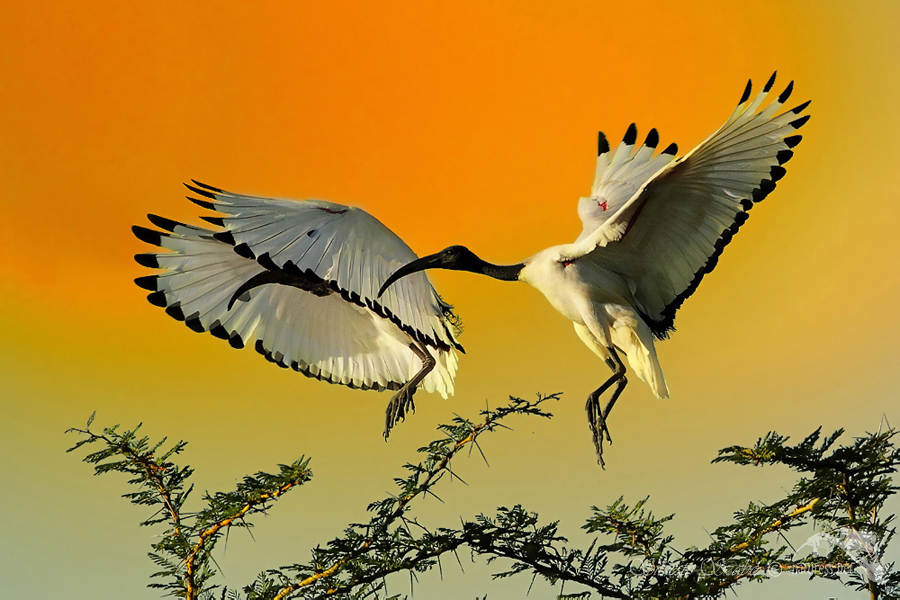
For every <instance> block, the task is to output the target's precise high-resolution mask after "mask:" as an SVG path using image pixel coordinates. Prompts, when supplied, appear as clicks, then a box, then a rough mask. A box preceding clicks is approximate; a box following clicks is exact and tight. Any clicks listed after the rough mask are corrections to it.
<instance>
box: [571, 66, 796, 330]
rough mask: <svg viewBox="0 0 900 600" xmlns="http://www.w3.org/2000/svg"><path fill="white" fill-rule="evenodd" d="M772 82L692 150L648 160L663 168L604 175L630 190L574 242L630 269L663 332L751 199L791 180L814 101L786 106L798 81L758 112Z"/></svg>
mask: <svg viewBox="0 0 900 600" xmlns="http://www.w3.org/2000/svg"><path fill="white" fill-rule="evenodd" d="M774 83H775V75H774V74H773V75H772V77H771V78H770V79H769V81H768V82H767V83H766V85H765V87H764V88H763V90H762V92H761V93H759V94H758V95H757V96H756V97H755V98H753V99H752V100H750V92H751V83H750V82H748V83H747V87H746V89H745V90H744V94H743V95H742V97H741V100H740V102H739V103H738V106H737V109H736V110H735V111H734V113H733V114H732V115H731V116H730V117H729V118H728V120H727V121H726V122H725V124H724V125H722V127H720V128H719V129H718V130H717V131H716V132H715V133H713V134H712V135H711V136H710V137H709V138H707V139H706V140H705V141H704V142H703V143H702V144H700V145H699V146H697V147H696V148H695V149H694V150H692V151H691V152H689V153H688V154H686V155H685V156H684V157H682V158H680V159H677V160H669V159H665V164H663V160H661V159H662V156H663V155H660V157H657V158H656V159H652V160H647V161H646V162H647V164H648V165H651V164H653V163H654V161H659V162H658V163H657V164H659V165H661V167H660V169H658V170H657V171H656V172H652V173H651V172H650V171H652V170H653V169H652V168H650V167H647V168H644V169H635V172H634V175H633V176H630V177H625V179H624V180H622V178H617V177H616V176H615V175H614V174H613V176H612V179H604V182H606V185H608V186H610V187H611V188H612V189H613V190H614V191H615V192H618V191H619V190H625V191H626V192H627V193H631V196H630V197H629V199H628V200H627V201H626V202H625V203H624V204H622V205H621V207H620V208H618V209H617V210H616V212H615V214H614V215H613V216H612V217H611V218H610V219H608V220H606V221H605V222H603V224H602V225H601V226H600V227H598V228H597V229H595V230H594V231H591V232H590V233H587V234H582V237H580V238H579V240H578V241H577V242H576V243H575V244H574V245H572V246H571V247H569V248H567V250H568V251H570V253H571V256H572V257H575V258H577V257H582V259H583V260H588V261H594V262H596V263H598V264H599V265H602V266H603V267H604V268H608V269H613V270H615V271H617V272H619V273H621V274H623V275H624V276H625V277H626V279H628V281H629V284H630V286H631V288H632V293H633V296H634V300H635V302H636V304H637V307H638V309H639V310H640V311H641V312H642V313H643V316H644V318H645V319H646V320H647V323H648V325H650V327H651V329H652V330H653V332H654V334H656V335H657V336H658V337H665V336H666V335H667V334H668V332H669V331H671V330H673V329H674V327H673V323H674V319H675V312H676V311H677V310H678V308H679V307H680V306H681V304H682V303H683V302H684V300H685V299H687V298H688V297H689V296H690V295H691V294H692V293H693V292H694V290H695V289H696V288H697V286H698V285H699V283H700V281H701V280H702V279H703V276H704V275H705V274H706V273H709V272H710V271H712V269H713V268H714V267H715V265H716V262H717V260H718V257H719V255H720V254H721V253H722V250H723V249H724V248H725V246H726V245H727V244H728V242H730V241H731V238H732V236H733V235H734V234H735V233H736V232H737V230H738V228H739V227H740V226H741V224H743V223H744V221H746V220H747V216H748V211H749V210H750V209H751V208H752V207H753V204H754V203H756V202H759V201H761V200H762V199H763V198H765V197H766V196H767V195H768V194H769V193H770V192H771V191H772V190H773V189H775V184H776V182H777V181H778V180H780V179H781V178H782V177H784V174H785V172H786V171H785V169H784V167H783V166H782V165H783V164H784V163H786V162H787V161H788V160H790V158H791V157H792V156H793V152H792V151H791V148H793V147H794V146H796V145H797V144H798V143H799V142H800V136H799V135H796V134H795V133H796V130H797V129H799V128H800V127H801V126H802V125H803V124H804V123H806V121H807V120H809V116H803V117H798V115H799V114H800V113H801V112H802V111H803V110H804V109H805V108H806V107H807V105H808V104H809V102H805V103H803V104H801V105H800V106H797V107H796V108H793V109H791V110H787V111H784V112H779V111H780V110H781V109H782V107H783V105H784V103H785V102H786V101H787V99H788V97H789V96H790V94H791V91H792V90H793V82H791V83H790V84H789V85H788V86H787V89H785V90H784V92H783V93H782V94H781V95H780V96H778V98H777V99H776V100H774V101H772V102H771V103H770V104H769V105H768V106H766V107H765V108H763V109H762V110H760V107H761V106H762V104H763V102H764V101H765V99H766V97H767V96H768V94H769V92H770V90H771V89H772V86H773V84H774ZM642 151H643V149H642V150H641V151H639V152H638V153H637V154H636V155H635V156H634V158H633V159H632V161H634V160H637V159H638V158H639V156H640V153H641V152H642ZM627 164H628V163H626V166H625V167H622V168H621V170H622V172H623V173H627V170H626V169H627ZM632 189H634V191H633V192H632Z"/></svg>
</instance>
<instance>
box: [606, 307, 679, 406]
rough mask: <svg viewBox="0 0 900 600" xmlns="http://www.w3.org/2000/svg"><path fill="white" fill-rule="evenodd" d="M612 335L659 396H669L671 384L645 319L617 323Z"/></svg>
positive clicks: (629, 362) (617, 345) (632, 364)
mask: <svg viewBox="0 0 900 600" xmlns="http://www.w3.org/2000/svg"><path fill="white" fill-rule="evenodd" d="M610 337H611V338H612V342H613V344H615V345H616V347H618V348H621V349H622V350H624V351H625V355H626V356H627V357H628V364H629V365H631V368H632V369H634V372H635V373H636V374H637V376H638V377H640V378H641V379H642V380H643V381H646V382H647V384H648V385H649V386H650V389H651V390H653V393H654V394H655V395H656V397H657V398H668V397H669V386H668V385H666V377H665V375H663V372H662V367H661V366H660V364H659V360H658V359H657V357H656V348H655V347H654V346H653V334H652V333H651V331H650V328H649V327H648V326H647V324H646V323H644V322H643V321H638V322H637V326H636V327H635V326H634V323H627V324H625V323H622V322H619V323H616V324H614V325H613V326H612V327H610Z"/></svg>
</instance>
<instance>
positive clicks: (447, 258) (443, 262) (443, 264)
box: [378, 246, 486, 298]
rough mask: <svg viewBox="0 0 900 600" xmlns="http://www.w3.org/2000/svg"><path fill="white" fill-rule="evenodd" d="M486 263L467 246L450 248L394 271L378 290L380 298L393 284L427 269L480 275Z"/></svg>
mask: <svg viewBox="0 0 900 600" xmlns="http://www.w3.org/2000/svg"><path fill="white" fill-rule="evenodd" d="M485 264H486V263H485V262H484V261H483V260H481V259H480V258H478V257H477V256H475V253H474V252H472V251H471V250H469V249H468V248H466V247H465V246H450V247H449V248H444V249H443V250H441V251H440V252H438V253H437V254H431V255H429V256H423V257H422V258H419V259H416V260H414V261H412V262H410V263H407V264H405V265H403V266H402V267H400V268H399V269H397V270H396V271H394V274H393V275H391V276H390V277H388V278H387V281H385V282H384V284H383V285H382V286H381V289H380V290H378V297H379V298H380V297H381V295H382V294H383V293H384V291H385V290H386V289H388V288H389V287H390V286H391V284H392V283H394V282H395V281H397V280H398V279H401V278H403V277H406V276H407V275H411V274H412V273H417V272H419V271H424V270H425V269H450V270H453V271H473V272H475V273H480V272H482V271H483V267H484V265H485Z"/></svg>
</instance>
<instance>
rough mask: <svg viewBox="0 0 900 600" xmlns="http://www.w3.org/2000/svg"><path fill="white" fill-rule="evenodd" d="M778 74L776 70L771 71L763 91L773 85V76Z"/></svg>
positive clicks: (766, 90)
mask: <svg viewBox="0 0 900 600" xmlns="http://www.w3.org/2000/svg"><path fill="white" fill-rule="evenodd" d="M776 75H778V71H775V72H774V73H772V76H771V77H769V81H767V82H766V85H765V87H763V92H768V91H769V90H771V89H772V86H773V85H775V76H776Z"/></svg>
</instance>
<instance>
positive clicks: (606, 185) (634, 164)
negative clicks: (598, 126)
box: [575, 123, 678, 244]
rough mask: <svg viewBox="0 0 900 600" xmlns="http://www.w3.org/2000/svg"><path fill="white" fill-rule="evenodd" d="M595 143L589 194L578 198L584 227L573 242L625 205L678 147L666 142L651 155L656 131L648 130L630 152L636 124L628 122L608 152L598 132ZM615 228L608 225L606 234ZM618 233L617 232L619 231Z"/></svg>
mask: <svg viewBox="0 0 900 600" xmlns="http://www.w3.org/2000/svg"><path fill="white" fill-rule="evenodd" d="M598 138H599V139H598V143H597V170H596V172H595V175H594V184H593V185H592V186H591V197H590V198H581V199H579V200H578V216H579V217H580V218H581V223H582V225H583V226H584V228H583V229H582V231H581V235H580V236H578V240H576V242H575V243H576V244H577V243H579V242H581V241H582V240H584V239H586V238H588V237H589V236H590V235H591V234H593V233H594V232H596V231H597V230H599V229H600V228H601V227H603V226H604V225H605V224H606V223H607V222H609V221H610V219H611V218H612V217H613V216H615V215H616V214H617V213H618V211H619V209H621V208H622V207H623V206H625V203H627V202H628V201H629V200H631V198H632V197H633V196H634V194H635V192H637V191H638V190H639V189H640V188H641V187H642V186H643V185H644V184H645V183H647V181H649V180H650V179H651V178H652V177H653V176H654V175H656V174H657V173H658V172H659V171H660V169H662V168H664V167H667V166H668V165H669V164H671V163H672V162H674V161H675V154H676V153H677V152H678V146H676V145H675V144H669V146H668V147H666V149H665V150H663V151H662V152H661V153H659V154H658V155H657V156H653V152H654V151H655V150H656V146H657V144H659V133H657V131H656V129H651V130H650V133H649V134H647V139H646V140H644V144H643V145H642V146H641V148H640V149H639V150H638V151H637V152H633V150H634V145H635V142H636V141H637V126H636V125H635V124H634V123H632V124H631V125H630V126H629V127H628V131H626V132H625V137H624V138H622V143H621V144H619V146H618V147H617V148H616V149H615V150H614V151H610V148H609V142H607V141H606V136H605V135H603V132H602V131H601V132H600V133H599V134H598ZM609 230H615V227H610V228H608V230H607V231H608V233H607V235H613V232H612V231H609ZM619 233H620V234H621V232H619Z"/></svg>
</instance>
